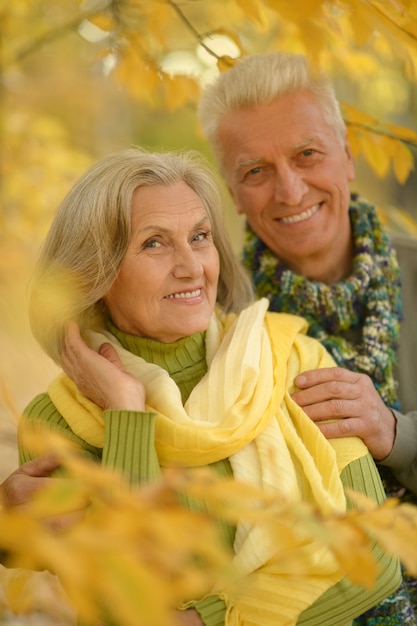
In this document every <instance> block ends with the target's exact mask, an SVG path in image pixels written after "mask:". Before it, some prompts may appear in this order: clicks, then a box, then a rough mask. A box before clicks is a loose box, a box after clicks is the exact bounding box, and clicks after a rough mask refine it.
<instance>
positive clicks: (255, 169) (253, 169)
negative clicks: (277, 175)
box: [248, 165, 261, 174]
mask: <svg viewBox="0 0 417 626" xmlns="http://www.w3.org/2000/svg"><path fill="white" fill-rule="evenodd" d="M259 172H261V167H260V166H259V165H258V166H257V167H253V168H252V169H251V170H249V172H248V174H259Z"/></svg>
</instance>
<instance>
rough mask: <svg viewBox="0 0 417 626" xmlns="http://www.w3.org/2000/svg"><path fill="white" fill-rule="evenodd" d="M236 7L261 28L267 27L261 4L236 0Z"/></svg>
mask: <svg viewBox="0 0 417 626" xmlns="http://www.w3.org/2000/svg"><path fill="white" fill-rule="evenodd" d="M237 5H238V6H239V7H240V8H241V9H242V11H243V12H244V13H245V15H247V16H248V17H249V18H250V19H251V20H253V21H254V22H255V23H256V24H259V26H260V27H261V28H265V27H266V26H267V21H266V16H265V12H264V9H263V7H262V4H261V3H260V2H253V0H237Z"/></svg>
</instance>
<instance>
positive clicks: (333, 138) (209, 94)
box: [199, 52, 417, 624]
mask: <svg viewBox="0 0 417 626" xmlns="http://www.w3.org/2000/svg"><path fill="white" fill-rule="evenodd" d="M199 118H200V122H201V126H202V129H203V132H204V133H205V135H206V137H207V139H208V141H209V143H210V145H211V148H212V151H213V154H214V156H215V159H216V162H217V165H218V168H219V170H220V172H221V173H222V175H223V177H224V179H225V182H226V184H227V186H228V189H229V191H230V194H231V197H232V199H233V202H234V204H235V207H236V210H237V211H238V213H240V214H243V215H244V216H245V218H246V239H245V245H244V250H243V263H244V265H245V266H246V268H247V269H248V270H249V272H250V274H251V276H252V280H253V283H254V285H255V288H256V291H257V293H258V295H259V296H266V297H268V299H269V300H270V308H271V309H272V310H279V311H286V312H289V313H294V314H298V315H301V316H303V317H305V318H306V319H307V320H308V322H309V334H311V335H312V336H313V337H315V338H317V339H319V340H320V341H321V342H322V343H323V344H324V345H325V346H326V347H327V349H328V350H329V351H330V352H331V353H332V355H333V357H334V359H335V361H336V362H337V363H338V365H339V366H340V367H339V368H334V369H329V370H323V371H321V372H320V374H318V373H317V372H306V373H304V374H303V375H302V376H301V377H299V379H298V381H296V382H298V385H299V388H300V391H299V392H297V393H296V394H295V395H294V399H295V400H296V401H297V402H299V403H300V404H301V405H302V406H303V408H304V409H305V410H306V412H307V413H308V414H309V415H310V417H311V418H312V419H314V420H315V421H316V422H317V424H318V426H319V427H320V428H321V429H322V432H323V433H324V434H325V436H327V437H343V436H347V435H352V434H354V435H358V436H360V437H362V439H363V440H364V441H365V443H366V444H367V445H368V447H369V449H370V451H371V453H372V454H373V456H374V458H375V459H376V460H378V461H381V462H382V463H383V464H386V465H388V466H391V467H392V470H393V471H394V472H395V475H396V477H397V478H398V479H400V480H401V483H402V485H406V486H408V487H410V488H411V489H413V491H414V492H415V493H417V475H416V474H417V471H416V470H417V443H416V442H417V437H416V435H417V412H411V413H409V414H408V415H402V414H400V413H399V412H398V409H399V408H400V402H399V397H398V393H397V387H398V386H397V382H396V380H395V370H396V363H397V353H396V351H397V347H398V341H399V326H400V321H401V319H402V306H401V284H400V272H399V266H398V260H397V256H396V253H395V251H394V250H393V248H392V246H391V243H390V241H389V239H388V237H387V235H386V233H385V232H384V231H383V228H382V226H381V224H380V222H379V220H378V217H377V215H376V212H375V208H374V207H373V206H372V205H370V204H368V203H367V202H366V201H365V200H363V199H362V198H360V197H358V196H355V195H353V194H351V192H350V183H351V182H352V181H353V180H354V178H355V166H354V161H353V158H352V153H351V150H350V146H349V143H348V140H347V133H346V127H345V124H344V121H343V118H342V115H341V112H340V107H339V104H338V101H337V99H336V96H335V92H334V89H333V87H332V85H331V83H330V81H329V79H328V78H327V77H326V76H324V75H323V74H321V73H319V72H317V71H316V70H315V69H313V68H311V67H310V66H309V62H308V60H307V58H306V57H304V56H302V55H295V54H281V53H276V52H273V53H268V54H263V55H254V56H251V57H248V58H245V59H243V60H241V61H240V62H238V63H237V64H236V65H235V66H234V67H233V68H232V69H230V70H229V71H227V72H224V73H223V74H221V75H220V76H219V77H218V78H217V80H216V81H215V82H214V83H213V84H211V85H209V86H208V87H207V88H206V90H205V92H204V93H203V96H202V99H201V101H200V106H199ZM415 406H417V402H416V405H415ZM415 406H414V407H412V408H415ZM329 417H343V418H345V419H343V420H341V421H339V422H338V423H337V424H336V423H334V424H325V423H323V422H322V420H328V419H329ZM381 473H382V475H383V478H384V482H385V487H386V490H387V492H388V493H389V494H390V495H394V494H395V495H397V494H399V493H402V492H403V491H404V488H402V485H400V484H399V483H398V482H397V480H395V479H394V477H393V476H392V472H391V471H389V470H388V471H387V470H386V468H381ZM409 497H410V494H409ZM412 584H415V581H413V583H412ZM414 593H415V594H416V592H414ZM416 596H417V594H416ZM387 604H389V603H387ZM400 604H401V600H400V602H399V603H398V604H397V611H398V606H399V605H400ZM388 615H390V609H389V608H388V606H385V607H384V606H382V607H378V610H377V611H376V612H374V614H373V615H372V617H371V620H373V621H372V622H371V623H373V624H375V623H378V624H380V623H381V624H386V623H390V624H391V623H401V624H406V623H413V624H414V623H417V622H416V618H415V616H414V615H413V610H412V609H411V607H406V606H404V607H403V609H399V612H397V615H396V616H395V617H394V616H393V615H391V616H390V617H388ZM375 619H377V620H378V621H375ZM392 619H394V620H395V619H398V620H399V621H394V622H393V621H391V620H392ZM381 620H382V621H381ZM386 620H389V621H386ZM358 623H368V622H367V621H366V617H364V618H363V620H362V621H361V622H358Z"/></svg>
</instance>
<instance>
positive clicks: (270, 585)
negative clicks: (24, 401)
mask: <svg viewBox="0 0 417 626" xmlns="http://www.w3.org/2000/svg"><path fill="white" fill-rule="evenodd" d="M221 207H222V205H221V199H220V195H219V191H218V188H217V185H216V182H215V180H214V179H213V176H212V174H211V171H210V169H209V168H208V167H207V165H206V164H205V163H204V162H202V161H201V159H199V158H197V157H196V155H194V154H191V153H182V154H171V153H149V152H146V151H142V150H139V149H130V150H127V151H124V152H121V153H119V154H115V155H113V156H110V157H108V158H105V159H104V160H102V161H101V162H99V163H98V164H97V165H95V166H94V167H92V168H91V169H90V171H88V172H87V173H86V174H85V175H84V176H83V177H82V178H81V179H80V181H79V182H78V183H77V184H76V185H75V186H74V187H73V189H72V190H71V191H70V192H69V194H68V195H67V197H66V198H65V200H64V201H63V203H62V205H61V207H60V209H59V211H58V213H57V215H56V218H55V220H54V222H53V224H52V227H51V229H50V232H49V234H48V236H47V239H46V242H45V245H44V247H43V250H42V253H41V258H40V262H39V266H38V270H37V272H36V278H35V281H34V286H33V297H32V305H31V320H32V327H33V331H34V334H35V336H36V337H37V339H38V341H39V342H40V344H41V346H42V347H43V348H44V350H45V351H46V352H47V353H48V354H49V355H50V356H51V357H52V358H53V359H55V360H56V361H57V362H58V363H59V364H60V365H61V366H62V368H63V370H64V372H65V373H64V372H63V373H62V374H61V375H60V376H59V377H58V378H57V379H56V380H54V381H53V382H52V383H51V385H50V387H49V389H48V391H47V393H43V394H41V395H39V396H38V397H36V398H35V399H34V400H33V401H32V402H31V403H30V405H29V406H28V407H27V409H26V411H25V414H24V419H23V420H22V426H24V425H28V424H30V423H33V422H39V421H42V422H46V423H48V425H49V427H50V428H52V429H55V430H57V431H59V432H60V433H63V434H64V435H65V436H66V437H68V438H70V439H71V440H74V441H75V442H77V443H78V444H79V445H80V446H81V447H82V448H83V449H84V451H85V453H86V454H87V455H89V456H90V457H91V458H92V459H94V460H95V461H96V462H98V463H103V464H105V465H107V466H110V467H114V468H117V469H118V470H121V471H122V472H123V473H124V475H125V476H126V479H127V480H129V481H130V483H131V484H132V485H137V484H139V483H142V482H147V481H151V480H155V479H157V478H158V476H160V475H161V472H163V471H164V468H165V467H169V466H181V467H190V468H193V467H197V466H208V467H209V468H210V469H211V471H212V472H214V473H215V474H216V475H217V476H220V477H227V476H234V477H235V478H236V480H240V481H247V482H251V483H252V484H255V485H258V486H259V487H261V488H265V489H267V490H272V491H275V492H276V493H277V494H282V495H283V496H284V497H286V498H288V499H289V500H290V501H291V500H294V501H299V500H300V499H304V500H306V501H309V502H311V503H312V504H314V505H315V506H317V507H318V508H319V509H320V510H321V511H323V512H334V511H343V510H345V507H346V498H345V494H344V490H345V488H346V487H349V488H353V489H356V490H358V491H362V492H364V493H366V494H367V495H369V496H371V497H373V498H375V499H376V500H377V501H381V500H382V499H383V498H384V493H383V489H382V486H381V482H380V480H379V478H378V474H377V471H376V469H375V466H374V463H373V461H372V458H371V457H370V455H369V453H368V451H367V449H366V447H365V446H364V445H363V443H362V442H361V441H360V440H359V439H356V438H350V439H349V438H347V439H345V440H343V443H342V445H340V444H339V440H333V441H327V440H326V439H325V438H324V437H323V435H322V434H321V433H320V430H319V429H318V428H317V427H316V426H315V424H314V423H313V422H312V421H311V420H310V419H309V418H308V417H307V415H306V414H305V413H304V411H303V410H302V409H301V408H300V407H298V405H296V404H295V402H294V401H292V399H291V396H290V394H291V393H292V391H294V384H293V380H294V378H295V377H296V376H297V375H298V374H299V373H300V372H301V371H304V370H306V369H312V368H317V367H326V366H332V365H333V361H332V359H331V357H330V356H329V354H328V353H327V352H326V350H325V349H324V348H323V347H322V346H321V344H320V343H319V342H318V341H316V340H315V339H311V338H309V337H307V336H306V334H305V332H306V323H305V322H304V321H303V320H302V319H301V318H298V317H295V316H291V315H286V314H277V313H268V312H267V301H266V300H260V301H258V302H253V301H252V290H251V286H250V283H249V281H248V279H247V277H246V276H245V274H244V273H243V272H242V270H241V268H240V265H239V263H238V262H237V260H236V259H235V258H234V256H233V255H232V253H231V245H230V242H229V241H228V239H227V237H226V231H225V228H224V225H223V218H222V208H221ZM63 276H64V277H65V280H63V279H62V277H63ZM57 290H58V293H56V291H57ZM60 291H62V293H60ZM50 292H52V294H51V293H50ZM63 296H65V298H64V297H63ZM32 457H33V454H31V451H30V450H28V449H25V448H24V447H22V446H21V448H20V460H21V462H22V463H23V462H25V461H28V460H29V459H31V458H32ZM190 506H191V504H190ZM258 530H259V529H258ZM223 531H224V536H225V538H226V540H227V541H228V542H229V544H230V545H233V550H234V554H235V560H236V564H237V565H238V566H239V567H240V568H241V570H242V572H244V573H245V575H246V576H247V578H248V584H247V585H246V586H245V593H244V594H242V593H241V588H239V586H238V585H237V583H233V584H232V583H229V584H228V586H226V587H225V588H222V589H221V590H220V591H217V592H216V593H215V592H213V591H210V590H209V589H208V590H207V594H206V596H205V597H204V598H202V599H200V600H198V601H195V602H193V603H191V604H190V602H188V600H189V599H188V598H184V607H183V610H181V611H180V610H179V611H178V614H179V616H180V620H181V621H180V623H182V624H196V625H201V624H206V625H207V626H220V625H224V624H233V625H237V624H239V625H242V626H250V625H252V626H254V625H256V626H260V625H262V626H276V625H278V624H284V623H285V624H296V623H297V624H305V625H307V624H308V625H314V624H315V625H317V626H324V625H326V624H327V625H329V626H335V625H336V624H344V625H345V624H347V623H349V621H350V620H351V619H352V618H353V617H354V616H355V615H357V614H358V613H360V612H362V611H363V610H364V609H366V608H368V607H371V606H373V605H374V604H375V603H377V602H378V601H379V600H380V599H381V598H383V597H385V596H387V595H388V594H389V593H391V592H392V591H393V590H394V589H395V588H396V586H398V584H399V583H400V574H399V567H398V563H397V561H396V560H395V559H391V558H390V557H388V556H387V555H385V554H381V553H377V552H376V558H377V559H378V560H379V562H380V565H381V574H380V577H379V578H378V582H377V584H376V586H375V588H374V589H373V590H372V591H371V592H369V591H366V590H364V589H361V588H358V587H356V586H354V585H352V584H350V583H349V581H347V580H346V579H345V578H343V575H342V573H341V572H340V571H338V569H337V567H336V566H335V564H334V563H333V562H332V561H329V562H327V560H326V559H322V558H321V557H319V556H318V553H317V548H315V546H314V545H311V546H308V547H307V549H308V550H310V553H311V564H310V568H309V570H308V571H306V573H305V575H302V576H299V577H298V578H297V579H296V580H294V578H289V577H288V575H286V573H285V571H284V570H283V569H280V564H279V562H277V563H275V562H274V561H271V557H272V556H273V554H272V553H271V549H272V548H271V546H270V544H268V541H267V539H266V538H265V537H263V535H262V534H261V533H256V530H255V531H253V530H252V531H251V530H248V529H247V528H246V527H243V525H242V527H241V526H240V525H239V524H238V526H237V528H232V527H227V526H226V525H225V526H224V528H223ZM251 545H252V546H253V545H256V554H255V553H254V552H255V551H254V550H253V549H251V548H250V546H251ZM185 607H187V608H185ZM109 619H110V620H111V621H110V622H106V623H117V615H111V616H110V618H109Z"/></svg>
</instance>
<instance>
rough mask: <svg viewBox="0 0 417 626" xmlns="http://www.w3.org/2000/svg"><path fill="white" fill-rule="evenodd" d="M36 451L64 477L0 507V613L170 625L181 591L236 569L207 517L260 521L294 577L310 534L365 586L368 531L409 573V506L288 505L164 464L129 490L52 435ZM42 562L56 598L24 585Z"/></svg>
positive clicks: (416, 563)
mask: <svg viewBox="0 0 417 626" xmlns="http://www.w3.org/2000/svg"><path fill="white" fill-rule="evenodd" d="M32 437H33V435H32ZM32 442H33V439H32ZM46 451H47V452H49V453H51V452H52V453H53V454H54V455H55V457H56V458H57V459H59V460H60V461H61V462H62V465H63V467H65V469H66V472H67V478H65V479H62V480H60V479H59V478H56V479H54V480H53V481H52V483H51V484H50V485H49V486H48V487H46V488H45V489H43V490H41V491H39V493H38V495H37V496H36V497H35V499H34V500H33V502H31V503H30V504H29V505H26V506H25V507H24V509H19V508H18V509H14V510H0V548H4V549H6V550H9V551H10V552H9V554H10V557H9V558H10V563H9V564H10V565H12V566H14V567H13V569H12V570H9V571H7V572H3V574H2V576H0V580H1V579H3V597H2V598H1V599H0V617H1V611H3V614H5V613H6V611H8V612H13V611H15V612H18V613H21V614H25V613H30V612H32V611H33V610H34V608H36V610H37V611H38V616H39V614H40V615H42V614H44V615H45V618H46V616H49V617H50V616H51V615H52V616H53V617H54V619H56V622H55V623H57V624H58V623H61V621H62V620H63V619H64V618H66V619H67V620H69V622H68V623H72V622H71V620H73V615H74V609H76V611H77V612H79V614H80V615H81V616H82V618H83V619H85V620H87V621H91V622H95V620H98V619H100V617H99V616H100V614H101V615H102V614H103V611H104V613H105V614H107V615H113V619H117V623H118V624H120V625H121V626H140V625H141V624H143V625H146V626H160V625H161V624H165V625H166V626H169V625H170V624H172V625H173V626H174V625H175V620H174V613H173V609H174V607H176V606H178V605H181V603H182V601H183V599H184V598H192V597H201V596H202V595H204V594H205V593H207V592H209V591H210V589H212V588H213V586H215V585H216V583H217V582H218V581H219V579H221V580H222V581H224V582H227V581H231V580H232V579H236V577H237V576H239V572H238V571H237V570H236V571H235V570H234V569H233V568H232V567H231V565H230V556H231V555H230V554H228V552H227V551H226V550H225V548H224V546H223V545H222V543H221V540H220V536H219V535H218V534H217V533H218V530H217V529H216V526H215V523H214V521H213V520H214V517H223V519H227V520H228V521H230V522H232V523H236V522H237V520H238V519H240V520H242V519H244V520H246V521H249V522H251V523H255V524H262V525H263V526H264V528H266V529H267V530H268V532H270V533H271V535H272V540H273V541H274V545H276V555H275V557H274V558H276V559H279V560H280V562H281V563H285V570H286V571H288V572H290V573H292V574H293V575H295V576H296V575H297V574H300V573H302V572H304V571H306V568H307V567H308V565H307V562H304V560H303V559H305V558H306V557H305V553H304V551H301V552H300V551H297V552H296V551H295V547H297V546H300V545H305V542H306V541H310V540H313V541H315V542H317V544H318V546H319V547H320V548H321V547H324V548H325V549H327V550H329V551H330V552H331V553H332V555H333V557H334V559H335V560H336V561H337V563H338V564H339V567H340V570H341V572H342V573H344V574H345V575H346V576H347V577H349V578H350V579H351V580H352V581H353V582H354V583H356V584H358V585H362V586H365V587H367V588H372V586H373V585H374V583H375V577H376V575H377V572H378V565H377V563H376V562H375V560H374V557H373V554H372V542H373V541H376V542H377V543H378V544H379V545H380V546H381V547H382V548H383V549H385V550H386V551H387V552H389V553H391V554H394V555H396V556H398V557H400V558H401V559H402V561H403V563H404V565H405V567H406V570H407V571H408V572H409V573H410V574H413V575H416V574H417V546H416V545H415V541H414V538H415V533H416V531H417V507H414V506H412V505H408V504H398V502H397V501H395V500H388V501H387V502H385V503H384V504H383V505H381V506H377V505H376V504H375V502H373V501H371V500H369V499H368V498H366V497H365V496H359V495H358V494H354V493H351V494H350V497H351V498H352V499H353V501H354V502H355V506H356V507H357V508H356V509H355V510H351V511H349V512H347V513H345V514H329V515H323V514H321V513H319V512H318V511H317V510H315V509H313V508H312V507H311V506H310V505H308V504H307V503H305V502H298V503H294V502H291V503H289V502H288V501H286V500H285V499H283V498H280V497H279V496H276V495H274V496H271V495H268V494H266V493H265V492H261V491H260V490H258V489H257V488H255V487H253V486H249V485H244V484H240V483H236V481H234V480H232V479H230V480H216V479H213V476H212V474H208V473H207V472H206V470H195V472H191V473H190V472H188V473H184V472H182V471H181V470H170V471H166V473H165V474H164V477H163V479H161V480H160V481H158V482H155V483H153V484H150V485H146V486H142V487H140V488H136V489H133V490H132V489H131V488H130V487H129V486H128V484H127V483H126V482H125V481H124V480H123V478H122V477H121V476H119V475H118V474H116V473H115V472H111V471H110V470H108V469H106V468H104V467H102V466H99V465H96V464H94V463H92V462H91V461H86V460H85V459H83V458H81V457H80V455H79V454H78V453H77V452H76V451H75V450H74V449H73V448H71V446H70V445H69V443H68V442H65V441H64V440H63V439H61V438H58V437H57V436H56V435H51V434H50V433H49V434H43V435H42V437H41V438H40V440H39V452H40V453H42V452H43V453H45V452H46ZM184 492H186V493H187V495H188V496H189V497H191V498H192V499H193V500H194V501H198V500H201V499H202V500H204V501H205V502H206V503H207V504H208V509H207V510H208V511H210V513H202V512H197V511H191V510H188V509H185V508H184V507H183V506H182V505H181V504H180V502H181V494H182V493H184ZM74 512H76V513H77V515H76V516H74ZM58 520H59V523H58ZM296 554H297V556H295V555H296ZM302 555H304V556H302ZM31 569H38V570H44V571H42V572H41V573H39V572H38V573H34V572H31V571H30V570H31ZM46 571H49V572H54V573H55V574H56V575H57V577H58V579H59V580H60V581H61V582H62V586H63V589H62V590H59V587H57V588H56V594H57V595H56V597H54V596H52V597H51V595H48V594H45V593H42V594H40V596H39V595H38V594H37V593H35V592H36V591H38V592H39V589H41V588H42V583H45V582H47V583H48V585H49V586H50V585H51V580H53V579H52V576H49V574H46ZM98 572H99V573H100V575H97V573H98ZM54 584H55V585H56V583H52V585H54ZM53 588H54V587H53ZM115 613H116V614H115ZM39 619H40V618H39ZM59 620H61V621H59ZM63 623H65V622H63Z"/></svg>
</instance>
